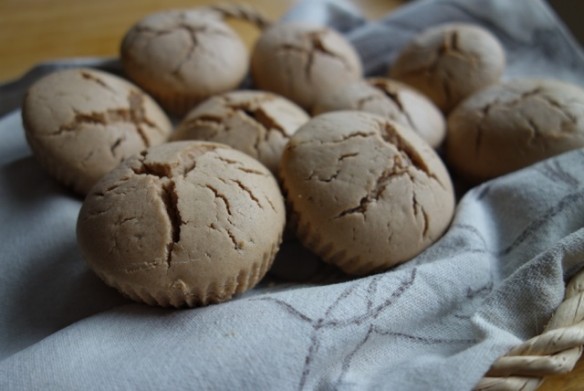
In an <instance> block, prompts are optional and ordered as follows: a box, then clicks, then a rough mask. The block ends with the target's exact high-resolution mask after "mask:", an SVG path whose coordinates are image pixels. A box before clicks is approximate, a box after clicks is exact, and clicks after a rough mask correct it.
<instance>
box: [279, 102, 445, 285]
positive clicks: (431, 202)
mask: <svg viewBox="0 0 584 391" xmlns="http://www.w3.org/2000/svg"><path fill="white" fill-rule="evenodd" d="M281 164H282V167H281V175H282V181H283V185H284V188H285V190H286V194H287V201H288V202H289V204H290V207H291V210H292V213H293V214H294V215H295V218H296V219H297V234H298V237H299V238H300V240H301V242H302V244H303V245H304V246H306V247H307V248H309V249H310V250H312V251H314V252H315V253H316V254H318V255H319V256H320V257H321V258H323V260H324V261H326V262H328V263H331V264H334V265H336V266H338V267H339V268H341V269H342V270H343V271H344V272H346V273H349V274H367V273H373V272H377V271H380V270H383V269H387V268H389V267H391V266H394V265H397V264H399V263H402V262H405V261H407V260H409V259H411V258H412V257H414V256H415V255H417V254H419V253H420V252H421V251H422V250H424V249H425V248H427V247H428V246H429V245H430V244H432V243H434V242H435V241H436V240H437V239H438V238H439V237H440V236H441V235H442V234H443V232H444V231H445V230H446V228H447V227H448V225H449V223H450V220H451V219H452V216H453V213H454V191H453V187H452V183H451V180H450V177H449V176H448V172H447V171H446V168H445V167H444V165H443V163H442V161H441V160H440V158H439V157H438V155H437V154H436V152H435V151H434V150H433V149H432V148H431V147H430V146H429V145H428V144H427V143H426V142H424V141H423V140H422V139H420V138H419V136H418V135H417V134H416V133H415V132H414V131H413V130H411V129H410V128H408V127H405V126H402V125H400V124H398V123H396V122H394V121H391V120H388V119H385V118H383V117H380V116H377V115H374V114H370V113H365V112H359V111H336V112H331V113H326V114H322V115H319V116H317V117H314V118H313V119H311V120H310V121H309V122H308V123H307V124H305V125H304V126H302V127H301V128H300V129H299V130H298V131H297V132H296V133H295V134H294V136H292V138H291V140H290V142H289V143H288V145H287V147H286V149H285V150H284V155H283V157H282V163H281Z"/></svg>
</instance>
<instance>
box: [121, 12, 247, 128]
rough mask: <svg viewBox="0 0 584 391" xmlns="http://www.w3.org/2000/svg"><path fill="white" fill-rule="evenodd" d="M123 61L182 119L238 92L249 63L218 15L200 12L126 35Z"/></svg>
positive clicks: (154, 20)
mask: <svg viewBox="0 0 584 391" xmlns="http://www.w3.org/2000/svg"><path fill="white" fill-rule="evenodd" d="M120 56H121V61H122V65H123V67H124V71H125V72H126V73H127V75H128V76H129V77H130V79H132V80H134V81H135V82H136V84H138V85H139V86H141V87H142V88H144V90H146V91H148V92H149V93H150V94H151V95H152V96H153V97H154V98H156V99H157V100H158V101H159V102H160V104H161V105H162V106H163V107H164V108H165V109H166V110H168V111H169V112H171V113H173V114H175V115H179V116H180V115H183V114H185V113H186V112H187V111H188V110H190V109H191V108H193V107H194V106H195V105H196V104H197V103H199V102H201V101H203V100H205V99H207V98H208V97H210V96H212V95H215V94H218V93H222V92H225V91H229V90H232V89H235V88H237V87H238V86H239V84H240V83H241V81H242V80H243V78H244V77H245V75H246V73H247V70H248V62H249V59H248V53H247V49H246V47H245V45H244V43H243V41H242V40H241V39H240V37H239V36H238V35H237V34H236V33H235V32H234V31H233V30H232V29H231V28H230V27H229V26H228V25H227V24H226V23H225V22H224V21H223V20H222V19H221V18H220V16H219V15H218V14H213V13H209V12H203V11H202V10H199V9H191V10H169V11H162V12H158V13H155V14H152V15H149V16H147V17H145V18H144V19H142V20H141V21H139V22H138V23H137V24H136V25H135V26H133V27H132V28H131V29H130V30H129V31H128V32H127V33H126V35H125V37H124V39H123V42H122V45H121V50H120Z"/></svg>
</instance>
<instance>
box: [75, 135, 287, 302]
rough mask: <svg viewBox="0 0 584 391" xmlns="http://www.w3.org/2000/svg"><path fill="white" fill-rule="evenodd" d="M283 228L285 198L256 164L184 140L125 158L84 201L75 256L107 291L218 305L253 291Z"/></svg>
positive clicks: (217, 147)
mask: <svg viewBox="0 0 584 391" xmlns="http://www.w3.org/2000/svg"><path fill="white" fill-rule="evenodd" d="M284 223H285V208H284V200H283V197H282V194H281V193H280V189H279V187H278V184H277V183H276V180H275V179H274V177H273V175H272V174H271V173H270V172H269V171H268V170H267V169H266V168H265V167H264V166H263V165H262V164H260V163H259V162H258V161H256V160H255V159H253V158H251V157H249V156H247V155H245V154H244V153H242V152H240V151H237V150H234V149H231V148H229V147H227V146H225V145H221V144H215V143H207V142H197V141H182V142H173V143H167V144H163V145H160V146H158V147H155V148H151V149H149V150H147V151H145V152H144V153H142V154H140V155H137V156H134V157H132V158H130V159H127V160H126V161H124V162H123V163H122V164H121V165H120V166H118V167H117V168H116V169H115V170H113V171H112V172H110V173H109V174H108V175H106V176H105V177H104V178H103V179H102V180H101V181H99V183H98V184H97V185H96V186H95V187H94V188H93V189H92V191H91V192H90V193H89V195H88V196H87V198H86V200H85V202H84V203H83V206H82V208H81V211H80V213H79V218H78V222H77V239H78V243H79V247H80V249H81V253H82V254H83V256H84V258H85V259H86V260H87V262H88V263H89V265H90V267H91V268H92V269H93V270H94V271H95V273H96V274H97V275H98V276H100V277H101V278H102V279H103V280H104V281H105V282H106V283H107V284H109V285H111V286H113V287H115V288H117V289H118V290H119V291H120V292H121V293H123V294H125V295H126V296H128V297H130V298H131V299H133V300H136V301H140V302H144V303H147V304H151V305H160V306H174V307H180V306H197V305H206V304H210V303H218V302H221V301H225V300H227V299H229V298H231V297H232V296H233V295H234V294H237V293H241V292H244V291H245V290H247V289H250V288H252V287H253V286H255V285H256V284H257V283H258V282H259V281H260V279H261V278H262V277H263V276H264V274H265V273H266V271H267V270H268V268H269V267H270V265H271V263H272V261H273V259H274V256H275V254H276V252H277V250H278V247H279V245H280V242H281V237H282V231H283V229H284Z"/></svg>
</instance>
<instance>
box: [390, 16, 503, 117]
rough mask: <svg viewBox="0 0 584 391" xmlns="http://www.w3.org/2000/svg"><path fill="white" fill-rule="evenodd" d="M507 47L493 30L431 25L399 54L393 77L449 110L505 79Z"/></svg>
mask: <svg viewBox="0 0 584 391" xmlns="http://www.w3.org/2000/svg"><path fill="white" fill-rule="evenodd" d="M504 68H505V52H504V50H503V47H502V46H501V44H500V43H499V41H498V40H497V38H495V36H493V35H492V34H491V33H490V32H489V31H487V30H485V29H483V28H481V27H478V26H474V25H470V24H463V23H452V24H445V25H440V26H436V27H431V28H429V29H427V30H425V31H423V32H422V33H420V34H419V35H417V36H416V37H415V38H414V39H413V40H412V42H410V44H409V45H407V46H406V47H405V48H404V49H403V50H402V52H401V53H400V54H399V55H398V57H397V59H396V60H395V62H394V64H393V65H392V67H391V69H390V76H391V77H392V78H394V79H397V80H400V81H402V82H404V83H406V84H409V85H411V86H413V87H415V88H416V89H418V90H419V91H421V92H422V93H423V94H425V95H427V96H428V97H429V98H430V99H431V100H432V101H433V102H434V103H435V104H436V105H437V106H438V107H439V108H440V109H441V110H442V111H444V112H449V111H450V110H452V109H453V108H454V107H455V106H456V105H457V104H458V103H460V102H461V101H462V100H463V99H464V98H466V97H468V96H470V95H471V94H473V93H474V92H476V91H478V90H480V89H481V88H484V87H486V86H488V85H491V84H493V83H496V82H498V81H499V79H500V78H501V75H502V74H503V70H504Z"/></svg>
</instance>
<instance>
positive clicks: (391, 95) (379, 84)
mask: <svg viewBox="0 0 584 391" xmlns="http://www.w3.org/2000/svg"><path fill="white" fill-rule="evenodd" d="M370 85H371V86H372V87H373V88H375V89H377V90H378V91H379V92H381V93H382V94H383V95H384V96H386V97H387V98H388V99H389V100H390V101H391V102H393V103H394V104H395V105H396V107H397V108H398V110H399V112H400V113H401V114H402V115H403V116H404V118H405V119H406V121H407V123H408V125H410V127H411V128H412V129H416V125H415V124H414V121H413V120H412V117H411V116H410V113H408V111H407V110H406V109H405V107H404V105H403V102H402V101H401V99H400V96H399V92H398V91H396V90H393V89H391V87H390V86H389V85H388V84H387V83H385V82H384V81H382V80H373V81H372V82H371V83H370Z"/></svg>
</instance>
